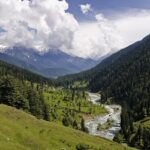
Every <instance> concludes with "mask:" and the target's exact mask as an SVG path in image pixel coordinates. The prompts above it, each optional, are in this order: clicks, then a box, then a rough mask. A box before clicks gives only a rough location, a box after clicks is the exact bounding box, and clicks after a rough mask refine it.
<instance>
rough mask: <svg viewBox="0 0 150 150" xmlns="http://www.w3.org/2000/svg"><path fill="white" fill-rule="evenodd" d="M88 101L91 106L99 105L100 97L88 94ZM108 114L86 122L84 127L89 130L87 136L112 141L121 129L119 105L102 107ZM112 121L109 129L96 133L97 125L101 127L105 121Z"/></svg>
mask: <svg viewBox="0 0 150 150" xmlns="http://www.w3.org/2000/svg"><path fill="white" fill-rule="evenodd" d="M88 94H89V101H91V102H92V103H93V104H96V105H100V104H101V103H100V95H99V94H95V93H88ZM103 106H104V107H105V108H106V109H107V111H108V113H107V114H105V115H103V116H97V117H95V118H94V119H91V120H86V121H85V126H86V127H87V128H88V130H89V134H91V135H94V136H100V137H104V138H106V139H109V140H113V138H114V136H115V134H116V133H117V132H118V131H119V130H120V129H121V127H120V121H121V119H120V115H121V106H120V105H103ZM108 119H109V120H112V121H113V123H112V125H111V127H110V128H109V129H106V130H101V131H98V130H97V127H98V125H99V124H101V125H103V124H105V123H106V122H107V121H108Z"/></svg>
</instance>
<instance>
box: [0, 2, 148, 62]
mask: <svg viewBox="0 0 150 150" xmlns="http://www.w3.org/2000/svg"><path fill="white" fill-rule="evenodd" d="M87 6H88V5H86V7H84V8H85V9H84V11H83V13H87V12H88V11H89V10H91V6H90V5H89V6H88V7H87ZM68 7H69V6H68V3H67V2H66V1H65V0H61V1H60V0H42V1H41V0H32V1H29V0H7V1H6V0H5V1H4V0H3V1H0V47H13V46H25V47H28V48H34V49H36V50H38V51H43V52H44V51H47V50H50V49H59V50H62V51H64V52H66V53H69V54H72V55H76V56H80V57H84V58H86V57H91V58H96V59H98V58H100V57H102V56H105V55H108V54H111V53H114V52H116V51H118V50H119V49H121V48H123V47H126V46H128V45H129V44H132V43H134V42H136V41H137V40H140V39H142V38H143V37H144V36H146V35H147V34H149V33H150V28H149V26H150V10H132V11H131V10H129V11H127V12H126V13H120V15H115V16H114V17H113V18H108V17H106V16H104V15H103V14H102V13H99V14H96V15H95V14H93V15H94V17H95V21H92V22H88V21H85V22H79V21H77V20H76V19H75V17H74V16H73V15H72V14H71V13H69V12H68V11H67V10H68Z"/></svg>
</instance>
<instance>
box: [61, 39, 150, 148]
mask: <svg viewBox="0 0 150 150" xmlns="http://www.w3.org/2000/svg"><path fill="white" fill-rule="evenodd" d="M63 79H64V85H66V86H68V85H69V84H72V83H74V82H75V81H80V82H82V81H86V82H87V83H88V82H89V84H88V88H89V89H90V90H91V91H94V92H98V91H99V92H101V95H102V100H103V102H107V101H108V100H110V99H111V102H115V103H119V104H121V105H122V107H123V109H122V116H121V119H122V123H121V126H122V132H121V134H122V135H121V136H120V135H119V136H120V137H121V138H123V139H124V141H125V142H127V143H128V144H131V145H132V146H137V143H136V140H135V141H131V140H130V139H131V138H132V136H133V134H134V130H133V124H134V122H137V121H140V120H142V119H143V118H145V117H149V116H150V36H147V37H146V38H144V39H143V40H142V41H140V42H137V43H135V44H133V45H131V46H129V47H127V48H125V49H123V50H121V51H119V52H118V53H116V54H113V55H112V56H110V57H109V58H107V59H105V60H104V61H102V62H101V63H100V64H99V65H97V66H96V67H95V68H93V69H91V70H89V71H86V72H82V73H79V74H75V75H70V76H65V77H62V78H60V79H59V80H60V83H61V81H63ZM139 130H140V129H139ZM143 133H144V134H145V135H146V134H147V135H149V133H150V128H147V129H146V130H145V131H143ZM140 139H141V140H143V141H146V140H145V138H144V136H141V137H140ZM140 145H141V147H140V148H144V149H148V148H149V145H148V144H147V143H144V142H143V144H140Z"/></svg>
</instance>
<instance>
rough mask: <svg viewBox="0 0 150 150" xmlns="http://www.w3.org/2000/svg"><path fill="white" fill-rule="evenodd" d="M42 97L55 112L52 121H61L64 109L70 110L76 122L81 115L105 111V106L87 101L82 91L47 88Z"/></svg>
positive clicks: (94, 114) (100, 113)
mask: <svg viewBox="0 0 150 150" xmlns="http://www.w3.org/2000/svg"><path fill="white" fill-rule="evenodd" d="M73 92H74V93H73ZM44 98H45V101H46V103H47V105H48V106H49V107H50V110H53V111H54V113H55V118H54V119H53V120H52V121H54V120H55V121H56V120H57V121H61V120H62V118H63V116H64V115H65V114H64V112H66V111H68V113H70V111H71V112H72V114H73V119H75V120H76V121H77V122H78V123H79V122H80V121H81V118H82V117H84V118H86V117H85V116H90V117H94V116H98V115H102V114H104V113H107V110H106V109H105V107H103V106H97V105H94V104H92V103H91V102H89V101H88V100H87V98H88V95H87V93H85V92H83V91H77V90H75V91H71V90H66V89H60V90H59V89H55V90H52V89H47V91H45V92H44ZM72 114H71V115H72ZM51 118H52V117H51Z"/></svg>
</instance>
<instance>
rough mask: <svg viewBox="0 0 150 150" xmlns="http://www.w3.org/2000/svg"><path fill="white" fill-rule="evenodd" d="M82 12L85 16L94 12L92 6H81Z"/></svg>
mask: <svg viewBox="0 0 150 150" xmlns="http://www.w3.org/2000/svg"><path fill="white" fill-rule="evenodd" d="M80 10H81V11H82V13H83V14H87V13H88V12H90V11H92V8H91V4H88V3H87V4H81V5H80Z"/></svg>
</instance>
